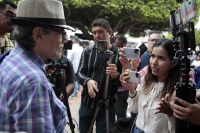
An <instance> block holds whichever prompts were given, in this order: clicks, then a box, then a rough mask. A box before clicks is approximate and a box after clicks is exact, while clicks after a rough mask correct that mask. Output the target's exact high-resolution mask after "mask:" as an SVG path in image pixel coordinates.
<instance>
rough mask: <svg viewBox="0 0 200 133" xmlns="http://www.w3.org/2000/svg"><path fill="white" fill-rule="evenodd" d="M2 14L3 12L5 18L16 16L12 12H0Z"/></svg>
mask: <svg viewBox="0 0 200 133" xmlns="http://www.w3.org/2000/svg"><path fill="white" fill-rule="evenodd" d="M0 13H2V14H4V15H5V16H6V18H7V19H12V18H16V14H14V13H12V12H6V13H5V12H0Z"/></svg>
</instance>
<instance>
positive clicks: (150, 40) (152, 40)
mask: <svg viewBox="0 0 200 133" xmlns="http://www.w3.org/2000/svg"><path fill="white" fill-rule="evenodd" d="M158 40H159V39H149V42H156V41H158Z"/></svg>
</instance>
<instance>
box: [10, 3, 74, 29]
mask: <svg viewBox="0 0 200 133" xmlns="http://www.w3.org/2000/svg"><path fill="white" fill-rule="evenodd" d="M11 21H12V23H13V24H15V25H22V26H23V25H28V26H53V27H62V28H65V29H70V30H75V29H74V28H72V27H71V26H68V25H66V22H65V16H64V11H63V5H62V3H61V2H60V1H58V0H21V1H20V2H19V3H18V6H17V16H16V18H13V19H11Z"/></svg>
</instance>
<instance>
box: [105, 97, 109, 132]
mask: <svg viewBox="0 0 200 133" xmlns="http://www.w3.org/2000/svg"><path fill="white" fill-rule="evenodd" d="M105 108H106V132H107V133H109V101H108V100H107V101H106V102H105Z"/></svg>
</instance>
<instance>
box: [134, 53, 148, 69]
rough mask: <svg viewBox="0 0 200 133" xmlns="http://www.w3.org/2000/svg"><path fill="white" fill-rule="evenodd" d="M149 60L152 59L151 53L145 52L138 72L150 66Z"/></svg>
mask: <svg viewBox="0 0 200 133" xmlns="http://www.w3.org/2000/svg"><path fill="white" fill-rule="evenodd" d="M149 59H150V55H149V52H148V51H146V52H144V54H143V55H142V57H141V62H140V64H139V66H138V68H137V70H138V71H140V70H141V69H143V68H144V67H145V66H146V65H148V63H149Z"/></svg>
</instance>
